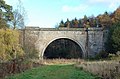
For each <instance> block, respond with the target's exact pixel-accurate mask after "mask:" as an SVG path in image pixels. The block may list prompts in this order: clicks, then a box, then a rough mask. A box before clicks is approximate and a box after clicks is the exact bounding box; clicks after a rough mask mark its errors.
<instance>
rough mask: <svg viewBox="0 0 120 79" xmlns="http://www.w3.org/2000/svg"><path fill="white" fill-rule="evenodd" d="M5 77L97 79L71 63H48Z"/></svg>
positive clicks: (10, 78)
mask: <svg viewBox="0 0 120 79" xmlns="http://www.w3.org/2000/svg"><path fill="white" fill-rule="evenodd" d="M6 79H97V78H95V76H93V75H91V74H90V73H86V72H84V71H81V70H78V69H76V68H75V67H73V66H71V65H64V66H59V65H50V66H42V67H38V68H34V69H31V70H27V71H26V72H23V73H21V74H17V75H15V76H12V77H9V78H6Z"/></svg>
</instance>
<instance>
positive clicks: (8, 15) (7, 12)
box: [0, 0, 13, 28]
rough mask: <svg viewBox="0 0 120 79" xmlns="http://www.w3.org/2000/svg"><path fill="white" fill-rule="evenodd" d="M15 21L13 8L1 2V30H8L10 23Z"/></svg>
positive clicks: (0, 0) (1, 0)
mask: <svg viewBox="0 0 120 79" xmlns="http://www.w3.org/2000/svg"><path fill="white" fill-rule="evenodd" d="M12 19H13V13H12V6H10V5H8V4H6V3H5V1H4V0H0V28H8V24H7V23H8V22H9V21H11V20H12Z"/></svg>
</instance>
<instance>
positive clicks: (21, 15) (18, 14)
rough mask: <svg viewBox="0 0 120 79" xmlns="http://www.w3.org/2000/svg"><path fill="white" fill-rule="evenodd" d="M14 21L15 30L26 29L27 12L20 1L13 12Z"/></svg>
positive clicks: (19, 0)
mask: <svg viewBox="0 0 120 79" xmlns="http://www.w3.org/2000/svg"><path fill="white" fill-rule="evenodd" d="M13 16H14V19H13V20H12V27H13V29H16V28H18V29H22V28H24V27H25V19H26V16H27V15H26V11H25V8H24V7H23V4H22V2H21V0H18V5H17V8H16V9H15V10H14V11H13Z"/></svg>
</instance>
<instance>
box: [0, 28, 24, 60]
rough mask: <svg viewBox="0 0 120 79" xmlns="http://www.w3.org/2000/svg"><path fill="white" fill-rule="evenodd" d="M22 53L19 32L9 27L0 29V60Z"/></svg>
mask: <svg viewBox="0 0 120 79" xmlns="http://www.w3.org/2000/svg"><path fill="white" fill-rule="evenodd" d="M22 55H23V50H22V49H21V47H20V44H19V32H18V31H17V30H11V29H0V61H8V60H11V59H14V58H16V57H19V56H22Z"/></svg>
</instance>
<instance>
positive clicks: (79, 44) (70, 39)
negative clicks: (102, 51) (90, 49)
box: [42, 37, 85, 58]
mask: <svg viewBox="0 0 120 79" xmlns="http://www.w3.org/2000/svg"><path fill="white" fill-rule="evenodd" d="M60 39H65V40H69V41H72V42H74V43H75V44H76V45H78V46H79V48H80V49H81V51H82V57H81V58H83V57H84V52H85V50H84V48H83V46H82V44H81V43H80V42H78V41H77V40H75V39H73V38H69V37H58V38H55V39H52V40H50V41H49V43H47V44H46V45H45V47H44V49H43V52H42V57H44V54H45V51H46V50H47V48H48V46H49V45H50V44H51V43H53V42H54V41H57V40H60Z"/></svg>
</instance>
